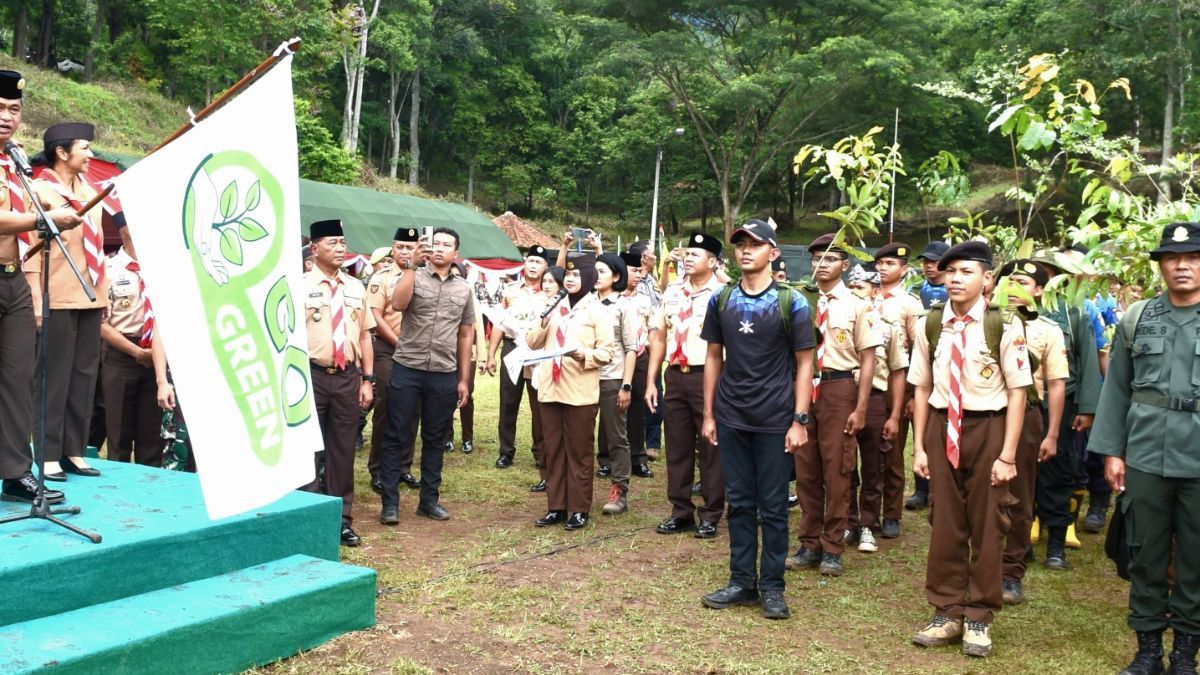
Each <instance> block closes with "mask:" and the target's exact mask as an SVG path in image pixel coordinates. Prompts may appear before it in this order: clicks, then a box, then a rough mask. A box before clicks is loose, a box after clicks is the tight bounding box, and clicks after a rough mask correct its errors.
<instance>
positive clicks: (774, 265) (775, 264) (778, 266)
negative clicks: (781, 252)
mask: <svg viewBox="0 0 1200 675" xmlns="http://www.w3.org/2000/svg"><path fill="white" fill-rule="evenodd" d="M771 271H772V272H786V271H787V261H786V260H784V259H783V258H782V257H780V258H776V259H774V260H772V261H771Z"/></svg>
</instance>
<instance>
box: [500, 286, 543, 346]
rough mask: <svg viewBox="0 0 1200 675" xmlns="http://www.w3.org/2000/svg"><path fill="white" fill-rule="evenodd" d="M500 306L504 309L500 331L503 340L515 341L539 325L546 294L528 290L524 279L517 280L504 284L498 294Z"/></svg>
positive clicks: (531, 289) (528, 287)
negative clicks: (502, 333)
mask: <svg viewBox="0 0 1200 675" xmlns="http://www.w3.org/2000/svg"><path fill="white" fill-rule="evenodd" d="M500 306H501V307H503V308H504V320H503V321H502V322H501V324H500V330H501V331H503V332H504V337H505V339H508V340H515V339H517V336H519V335H525V334H526V333H528V332H529V329H530V328H533V327H534V326H536V325H537V324H539V323H541V316H542V310H543V309H545V306H546V294H545V293H542V292H541V291H538V290H534V289H533V288H530V286H529V284H527V283H525V280H524V279H518V280H517V281H513V282H511V283H508V284H505V286H504V288H503V289H502V290H501V292H500Z"/></svg>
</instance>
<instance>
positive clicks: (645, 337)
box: [623, 291, 654, 356]
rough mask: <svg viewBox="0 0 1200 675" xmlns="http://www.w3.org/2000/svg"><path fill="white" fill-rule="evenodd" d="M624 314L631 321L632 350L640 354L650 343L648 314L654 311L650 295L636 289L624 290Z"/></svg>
mask: <svg viewBox="0 0 1200 675" xmlns="http://www.w3.org/2000/svg"><path fill="white" fill-rule="evenodd" d="M623 297H624V298H625V306H626V308H627V314H626V316H628V317H629V319H630V321H632V322H633V337H634V339H633V344H634V351H636V352H637V353H638V356H641V355H642V354H644V353H645V352H646V347H647V346H649V344H650V316H651V315H652V314H653V313H654V307H653V305H652V304H651V300H650V296H648V295H646V294H644V293H638V292H637V291H633V292H630V291H626V292H625V294H624V296H623Z"/></svg>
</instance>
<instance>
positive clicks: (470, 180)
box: [467, 155, 478, 204]
mask: <svg viewBox="0 0 1200 675" xmlns="http://www.w3.org/2000/svg"><path fill="white" fill-rule="evenodd" d="M476 161H478V155H471V159H469V160H468V161H467V203H468V204H474V203H475V163H476Z"/></svg>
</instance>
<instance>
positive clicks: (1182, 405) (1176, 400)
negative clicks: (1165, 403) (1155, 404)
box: [1171, 396, 1200, 412]
mask: <svg viewBox="0 0 1200 675" xmlns="http://www.w3.org/2000/svg"><path fill="white" fill-rule="evenodd" d="M1171 408H1172V409H1174V410H1182V411H1183V412H1196V411H1197V410H1200V406H1197V402H1196V399H1194V398H1184V397H1182V396H1172V397H1171Z"/></svg>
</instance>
